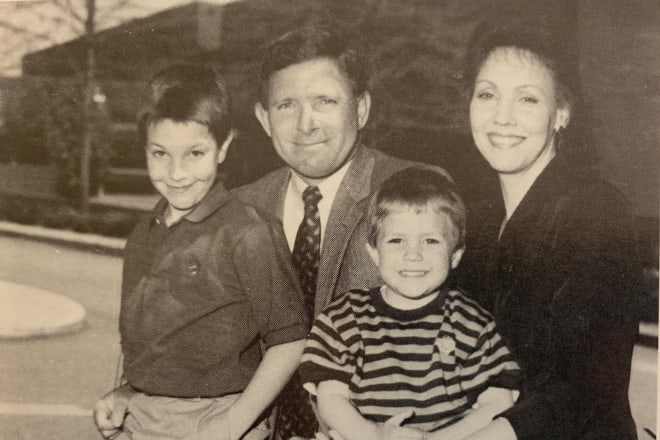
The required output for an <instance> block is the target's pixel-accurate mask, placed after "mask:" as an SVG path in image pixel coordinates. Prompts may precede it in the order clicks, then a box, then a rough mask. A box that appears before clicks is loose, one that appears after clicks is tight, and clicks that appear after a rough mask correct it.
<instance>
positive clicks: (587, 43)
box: [578, 0, 660, 217]
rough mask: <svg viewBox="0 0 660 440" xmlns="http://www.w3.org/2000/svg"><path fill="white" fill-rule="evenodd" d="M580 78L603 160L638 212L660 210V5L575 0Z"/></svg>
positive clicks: (641, 0) (637, 0) (652, 0)
mask: <svg viewBox="0 0 660 440" xmlns="http://www.w3.org/2000/svg"><path fill="white" fill-rule="evenodd" d="M578 17H579V26H578V35H579V44H580V59H581V73H582V82H583V87H584V89H585V93H586V94H587V96H588V97H590V98H591V102H592V105H593V113H594V117H595V121H594V123H595V127H594V128H595V134H596V139H597V141H598V142H599V148H600V156H601V164H600V168H601V170H602V171H603V174H604V176H605V177H606V178H608V179H609V180H611V181H612V182H614V183H615V184H616V185H617V186H618V187H619V188H620V189H621V190H622V191H623V192H624V193H625V194H626V196H628V198H629V199H630V200H631V202H632V205H633V208H634V210H635V212H636V213H637V214H639V215H643V216H654V217H657V216H658V184H659V182H660V180H659V171H658V170H659V169H660V166H659V165H660V5H659V4H658V2H657V0H627V1H625V2H624V1H620V0H580V2H579V15H578Z"/></svg>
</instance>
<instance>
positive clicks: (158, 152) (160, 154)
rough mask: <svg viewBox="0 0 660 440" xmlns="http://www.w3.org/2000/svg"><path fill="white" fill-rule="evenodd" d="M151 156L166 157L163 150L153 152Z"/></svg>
mask: <svg viewBox="0 0 660 440" xmlns="http://www.w3.org/2000/svg"><path fill="white" fill-rule="evenodd" d="M151 155H152V156H153V157H156V158H161V157H165V152H164V151H162V150H155V151H152V152H151Z"/></svg>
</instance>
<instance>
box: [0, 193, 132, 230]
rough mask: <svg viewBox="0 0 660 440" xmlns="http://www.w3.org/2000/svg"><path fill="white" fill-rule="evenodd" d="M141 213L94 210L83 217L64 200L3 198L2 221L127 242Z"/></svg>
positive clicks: (119, 209) (0, 215)
mask: <svg viewBox="0 0 660 440" xmlns="http://www.w3.org/2000/svg"><path fill="white" fill-rule="evenodd" d="M140 214H141V211H137V210H131V209H124V208H110V207H105V206H91V207H90V210H89V212H88V213H83V212H81V211H79V210H78V209H76V208H75V207H74V206H73V205H72V204H70V203H68V202H67V201H65V200H61V199H49V198H37V197H26V196H18V195H9V194H0V219H1V220H6V221H11V222H15V223H21V224H27V225H39V226H44V227H49V228H54V229H64V230H73V231H76V232H86V233H94V234H99V235H104V236H107V237H119V238H126V237H128V234H130V232H131V231H132V230H133V228H134V227H135V224H136V223H137V221H138V219H139V216H140Z"/></svg>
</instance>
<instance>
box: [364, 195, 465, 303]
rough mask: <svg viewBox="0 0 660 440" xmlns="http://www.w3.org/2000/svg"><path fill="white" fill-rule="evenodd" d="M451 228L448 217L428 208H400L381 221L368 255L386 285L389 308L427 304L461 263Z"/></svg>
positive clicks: (453, 229) (454, 235) (386, 298)
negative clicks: (373, 245) (375, 239)
mask: <svg viewBox="0 0 660 440" xmlns="http://www.w3.org/2000/svg"><path fill="white" fill-rule="evenodd" d="M454 231H455V227H454V225H453V224H452V222H451V220H450V218H449V216H448V215H446V214H443V213H440V214H437V213H435V212H434V211H433V210H431V209H430V208H425V209H422V210H421V211H418V210H417V209H415V208H411V207H407V206H401V207H400V209H396V208H395V209H394V210H393V211H392V212H391V213H390V214H388V215H387V216H386V217H385V218H384V219H383V221H382V224H381V228H380V232H379V234H378V238H377V242H376V247H375V248H373V247H371V246H370V245H369V244H367V250H368V251H369V255H371V258H372V259H373V261H374V263H375V264H376V266H378V269H379V271H380V275H381V277H382V278H383V280H384V281H385V284H386V285H387V289H385V294H384V295H385V300H386V301H387V302H388V303H389V304H390V305H391V306H393V307H396V308H400V309H413V308H417V307H421V306H423V305H425V304H427V303H429V302H431V301H432V300H433V299H434V298H435V297H436V296H437V295H438V291H437V290H436V289H437V288H438V287H439V286H440V285H442V283H443V282H444V281H445V279H446V278H447V275H448V274H449V271H450V270H451V269H453V268H455V267H456V266H457V265H458V263H459V262H460V260H461V256H462V255H463V249H462V248H461V249H455V247H456V241H457V239H456V234H455V233H454Z"/></svg>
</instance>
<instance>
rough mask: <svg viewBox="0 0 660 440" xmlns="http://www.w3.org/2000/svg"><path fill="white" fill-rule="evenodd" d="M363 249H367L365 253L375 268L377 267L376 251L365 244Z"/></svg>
mask: <svg viewBox="0 0 660 440" xmlns="http://www.w3.org/2000/svg"><path fill="white" fill-rule="evenodd" d="M364 247H365V248H366V249H367V253H368V254H369V256H370V257H371V261H373V262H374V264H375V265H376V267H378V263H379V262H380V259H379V258H378V249H376V248H375V247H372V246H371V244H370V243H366V244H365V245H364Z"/></svg>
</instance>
